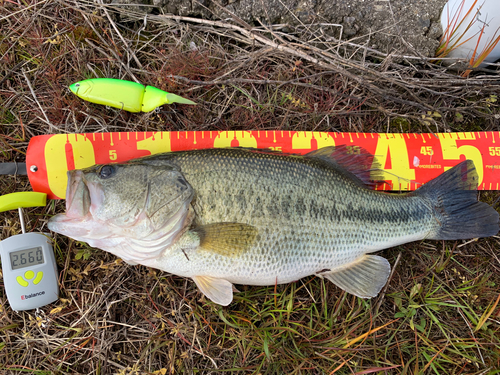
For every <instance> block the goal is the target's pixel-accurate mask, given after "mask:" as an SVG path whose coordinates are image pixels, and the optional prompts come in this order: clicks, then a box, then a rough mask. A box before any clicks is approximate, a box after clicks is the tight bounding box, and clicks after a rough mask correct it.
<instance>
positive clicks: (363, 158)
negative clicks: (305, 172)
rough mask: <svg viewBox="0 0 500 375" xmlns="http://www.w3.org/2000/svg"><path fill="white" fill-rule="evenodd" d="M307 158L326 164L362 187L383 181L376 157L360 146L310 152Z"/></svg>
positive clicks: (327, 148) (331, 147) (330, 147)
mask: <svg viewBox="0 0 500 375" xmlns="http://www.w3.org/2000/svg"><path fill="white" fill-rule="evenodd" d="M305 157H306V158H315V159H320V160H322V161H324V162H326V163H327V164H328V165H329V166H330V167H332V168H335V169H336V170H337V171H339V172H341V173H343V174H344V175H346V176H348V177H350V178H351V179H352V180H353V181H355V182H357V183H358V184H360V185H361V186H365V187H366V186H368V187H374V186H375V185H376V183H375V182H376V181H381V180H382V178H381V172H382V169H381V168H380V165H379V164H378V163H377V162H375V163H374V161H373V159H374V156H373V155H372V154H370V153H369V152H368V151H366V150H365V149H364V148H362V147H359V146H348V145H340V146H328V147H323V148H320V149H318V150H314V151H311V152H309V153H308V154H306V155H305Z"/></svg>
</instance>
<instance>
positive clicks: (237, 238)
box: [193, 223, 257, 257]
mask: <svg viewBox="0 0 500 375" xmlns="http://www.w3.org/2000/svg"><path fill="white" fill-rule="evenodd" d="M193 232H195V233H196V234H198V236H199V237H200V249H202V250H206V251H211V252H214V253H217V254H220V255H223V256H228V257H229V256H237V255H240V254H242V253H244V252H245V251H247V250H248V249H249V248H250V247H251V245H252V244H253V243H254V241H255V238H256V236H257V228H255V227H253V226H251V225H247V224H240V223H214V224H208V225H204V226H201V227H198V228H196V229H194V230H193Z"/></svg>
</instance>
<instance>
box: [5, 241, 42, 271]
mask: <svg viewBox="0 0 500 375" xmlns="http://www.w3.org/2000/svg"><path fill="white" fill-rule="evenodd" d="M42 263H44V259H43V251H42V247H41V246H38V247H33V248H30V249H24V250H19V251H14V252H12V253H10V264H11V267H12V269H13V270H17V269H19V268H24V267H30V266H36V265H37V264H42Z"/></svg>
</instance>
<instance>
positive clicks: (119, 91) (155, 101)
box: [69, 78, 196, 112]
mask: <svg viewBox="0 0 500 375" xmlns="http://www.w3.org/2000/svg"><path fill="white" fill-rule="evenodd" d="M69 89H70V90H71V91H72V92H73V93H74V94H75V95H76V96H78V97H79V98H81V99H83V100H87V101H89V102H92V103H96V104H102V105H107V106H110V107H114V108H120V109H124V110H125V111H129V112H151V111H152V110H154V109H155V108H157V107H159V106H161V105H163V104H172V103H180V104H196V103H195V102H192V101H191V100H189V99H185V98H183V97H181V96H179V95H175V94H171V93H169V92H166V91H163V90H160V89H157V88H156V87H153V86H143V85H141V84H140V83H136V82H131V81H124V80H121V79H113V78H95V79H86V80H85V81H80V82H77V83H73V84H72V85H71V86H70V87H69Z"/></svg>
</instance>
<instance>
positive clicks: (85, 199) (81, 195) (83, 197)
mask: <svg viewBox="0 0 500 375" xmlns="http://www.w3.org/2000/svg"><path fill="white" fill-rule="evenodd" d="M90 205H91V199H90V192H89V189H88V187H87V184H86V183H85V178H84V176H83V172H82V171H80V170H73V171H68V187H67V188H66V217H67V218H68V219H79V218H82V217H84V216H87V214H88V213H89V210H90Z"/></svg>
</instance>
